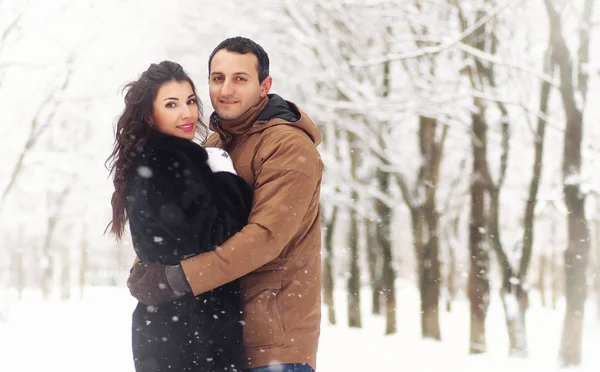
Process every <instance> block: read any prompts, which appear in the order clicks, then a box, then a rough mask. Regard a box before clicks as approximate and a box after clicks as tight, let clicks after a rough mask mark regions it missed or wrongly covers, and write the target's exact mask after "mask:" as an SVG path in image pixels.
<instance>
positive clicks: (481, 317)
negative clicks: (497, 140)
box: [468, 99, 490, 354]
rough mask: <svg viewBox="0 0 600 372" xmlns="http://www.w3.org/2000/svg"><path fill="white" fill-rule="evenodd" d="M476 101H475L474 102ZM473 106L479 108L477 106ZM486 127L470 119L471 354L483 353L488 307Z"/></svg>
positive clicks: (477, 116)
mask: <svg viewBox="0 0 600 372" xmlns="http://www.w3.org/2000/svg"><path fill="white" fill-rule="evenodd" d="M476 101H477V99H476ZM476 106H480V104H477V105H476ZM485 141H486V124H485V122H484V121H483V113H482V112H480V113H479V114H473V115H472V135H471V142H472V151H473V174H472V180H471V186H470V192H471V214H470V220H469V282H468V294H469V303H470V314H471V336H470V346H469V352H470V353H471V354H476V353H483V352H485V351H486V341H485V319H486V316H487V309H488V306H489V296H490V283H489V278H488V273H489V266H490V260H489V255H488V252H487V249H486V247H485V239H484V233H485V226H486V221H485V189H486V186H485V164H486V159H485V154H486V144H485Z"/></svg>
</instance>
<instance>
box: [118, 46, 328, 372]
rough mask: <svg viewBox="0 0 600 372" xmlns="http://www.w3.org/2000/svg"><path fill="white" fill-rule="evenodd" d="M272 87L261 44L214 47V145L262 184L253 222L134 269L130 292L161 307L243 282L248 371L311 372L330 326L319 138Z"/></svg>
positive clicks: (239, 169)
mask: <svg viewBox="0 0 600 372" xmlns="http://www.w3.org/2000/svg"><path fill="white" fill-rule="evenodd" d="M271 84H272V78H271V77H270V76H269V58H268V55H267V53H266V52H265V51H264V50H263V48H262V47H261V46H260V45H258V44H256V43H255V42H253V41H252V40H249V39H247V38H242V37H235V38H230V39H227V40H224V41H223V42H222V43H221V44H219V45H218V46H217V47H216V48H215V50H214V51H213V53H212V54H211V56H210V58H209V88H210V99H211V103H212V105H213V107H214V109H215V112H214V113H213V114H212V115H211V120H210V126H211V129H212V130H213V131H215V133H213V134H212V135H211V136H210V137H209V138H208V140H207V143H206V147H219V148H223V149H225V150H226V151H227V152H228V153H229V154H230V156H231V158H232V160H233V163H234V165H235V169H236V171H237V173H238V174H239V175H240V176H241V177H243V178H244V180H245V181H246V182H248V184H250V185H251V186H253V188H254V202H253V206H252V212H251V214H250V217H249V222H248V225H246V226H245V227H244V228H243V229H242V231H240V232H239V233H238V234H236V235H234V236H233V237H232V238H231V239H229V240H228V241H226V242H225V243H223V244H222V245H221V246H220V247H219V248H217V249H216V250H215V251H213V252H208V253H204V254H201V255H198V256H195V257H191V258H188V259H186V260H184V261H181V264H180V265H177V266H168V267H166V268H165V266H162V265H157V264H144V263H139V262H138V263H136V264H134V267H133V268H132V272H131V275H130V277H129V280H128V286H129V288H130V290H131V293H132V295H133V296H134V297H136V298H137V299H138V300H139V301H140V302H142V303H145V304H147V305H157V304H159V303H161V302H166V301H169V300H172V299H174V298H176V297H177V296H179V295H181V293H183V292H185V291H186V290H191V291H192V292H193V293H194V295H198V294H200V293H204V292H206V291H209V290H211V289H214V288H216V287H219V286H221V285H223V284H225V283H228V282H230V281H232V280H234V279H237V278H242V279H241V285H242V298H243V302H244V346H245V357H246V362H247V363H246V367H247V368H249V369H248V371H252V372H271V371H279V372H287V371H288V370H289V371H298V372H304V371H307V372H308V371H311V370H316V354H317V347H318V340H319V329H320V320H321V255H320V251H321V236H320V222H319V220H320V218H319V197H320V188H321V186H320V185H321V175H322V172H323V163H322V161H321V158H320V156H319V153H318V151H317V150H316V148H315V147H316V146H317V145H318V144H319V143H320V135H319V132H318V130H317V128H316V126H315V125H314V123H313V122H312V121H311V120H310V118H308V116H307V115H306V114H305V113H303V112H302V111H300V110H299V109H298V108H297V107H296V106H295V105H294V104H293V103H290V102H287V101H285V100H283V99H282V98H281V97H279V96H277V95H274V94H269V90H270V88H271ZM165 282H166V284H168V285H165Z"/></svg>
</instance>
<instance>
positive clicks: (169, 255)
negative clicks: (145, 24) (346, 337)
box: [109, 61, 252, 372]
mask: <svg viewBox="0 0 600 372" xmlns="http://www.w3.org/2000/svg"><path fill="white" fill-rule="evenodd" d="M125 90H126V91H127V93H126V94H125V109H124V111H123V113H122V115H121V116H120V118H119V120H118V122H117V131H116V140H115V147H114V150H113V152H112V154H111V156H110V157H109V160H110V161H111V163H112V164H111V173H114V180H113V183H114V186H115V191H114V193H113V196H112V209H113V219H112V222H111V232H112V233H113V234H114V235H115V236H116V238H117V239H120V238H121V237H122V234H123V231H124V228H125V223H126V221H127V220H129V227H130V232H131V237H132V240H133V247H134V250H135V253H136V254H137V256H138V257H139V258H140V259H141V260H142V261H144V262H148V263H149V264H151V263H160V264H166V265H177V264H179V262H180V261H181V260H182V259H183V258H184V257H185V256H188V255H193V254H199V253H202V252H205V251H207V250H212V249H215V248H216V247H217V246H218V245H219V244H221V243H222V242H224V241H225V240H226V239H227V238H229V237H230V236H231V235H233V234H234V233H236V232H237V231H239V230H240V229H241V228H242V227H243V226H244V225H245V224H246V222H247V219H248V215H249V213H250V208H251V203H252V189H251V188H250V186H248V185H247V184H246V183H245V182H244V181H243V179H242V178H240V177H238V176H237V175H236V174H235V171H234V170H233V166H232V165H231V160H229V158H228V156H227V154H226V153H225V152H224V151H221V152H220V153H219V152H218V151H211V155H210V156H209V155H208V153H207V151H206V150H205V149H204V148H202V147H201V146H199V145H197V144H196V143H194V142H192V140H193V139H194V138H195V136H196V135H198V136H199V137H200V139H201V140H202V141H203V140H205V139H206V132H207V130H206V127H205V125H204V123H203V122H202V119H201V117H202V109H201V105H200V102H199V100H198V98H197V94H196V89H195V87H194V83H193V82H192V80H191V79H190V78H189V76H188V75H187V74H186V73H185V72H184V70H183V69H182V67H181V66H180V65H179V64H177V63H174V62H169V61H164V62H161V63H159V64H152V65H151V66H150V67H149V68H148V70H147V71H145V72H144V73H142V75H141V76H140V77H139V79H138V80H137V81H134V82H131V83H129V84H128V85H126V87H125ZM213 150H215V149H213ZM224 160H225V161H227V162H229V163H228V164H227V163H226V165H225V168H229V169H228V171H219V170H223V169H218V168H223V167H222V166H220V167H219V166H216V165H215V164H217V162H223V161H224ZM166 285H168V284H166ZM239 290H240V288H239V283H238V282H237V281H234V282H231V283H228V284H226V285H224V286H223V287H220V288H217V289H215V290H213V291H210V292H207V293H204V294H202V295H199V296H197V297H194V296H193V295H192V294H191V293H190V292H187V293H186V294H184V295H183V296H182V297H180V298H178V299H176V300H174V301H170V302H168V303H167V304H165V305H160V306H146V305H144V304H142V303H138V305H137V307H136V308H135V310H134V312H133V327H132V338H133V345H132V346H133V356H134V363H135V368H136V371H138V372H150V371H152V372H162V371H177V372H179V371H211V372H213V371H241V370H242V366H243V363H242V362H243V361H242V358H243V355H242V354H243V351H242V350H243V347H242V326H243V322H242V313H241V312H242V305H241V299H240V292H239Z"/></svg>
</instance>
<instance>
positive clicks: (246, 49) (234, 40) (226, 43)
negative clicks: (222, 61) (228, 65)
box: [208, 36, 269, 83]
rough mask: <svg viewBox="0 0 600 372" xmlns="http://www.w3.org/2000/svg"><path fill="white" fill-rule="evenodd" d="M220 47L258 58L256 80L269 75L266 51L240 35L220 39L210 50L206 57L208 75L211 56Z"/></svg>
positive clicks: (260, 81)
mask: <svg viewBox="0 0 600 372" xmlns="http://www.w3.org/2000/svg"><path fill="white" fill-rule="evenodd" d="M221 49H225V50H227V51H229V52H235V53H239V54H246V53H252V54H254V55H255V56H256V58H257V59H258V82H259V83H262V82H263V81H264V80H265V79H266V78H267V76H269V56H268V55H267V52H265V50H264V49H263V48H262V47H261V46H260V45H258V44H257V43H255V42H254V41H252V40H250V39H248V38H246V37H241V36H236V37H230V38H229V39H225V40H223V41H221V43H220V44H219V45H217V47H216V48H215V50H213V51H212V53H211V54H210V57H209V58H208V76H209V77H210V64H211V62H212V60H213V57H214V56H215V54H217V52H218V51H219V50H221Z"/></svg>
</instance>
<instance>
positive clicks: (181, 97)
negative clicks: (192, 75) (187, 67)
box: [152, 80, 198, 140]
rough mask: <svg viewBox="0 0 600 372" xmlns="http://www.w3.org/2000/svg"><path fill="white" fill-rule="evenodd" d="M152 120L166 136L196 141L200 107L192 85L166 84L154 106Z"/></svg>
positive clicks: (185, 83)
mask: <svg viewBox="0 0 600 372" xmlns="http://www.w3.org/2000/svg"><path fill="white" fill-rule="evenodd" d="M152 120H153V123H154V125H155V126H156V129H157V130H158V131H160V132H162V133H164V134H167V135H171V136H175V137H180V138H185V139H188V140H192V139H194V134H195V133H196V123H197V122H198V105H197V104H196V96H195V95H194V91H193V90H192V86H191V85H190V83H189V82H187V81H174V80H172V81H168V82H166V83H164V84H163V85H162V86H161V87H160V89H159V90H158V93H157V95H156V98H155V99H154V102H153V104H152Z"/></svg>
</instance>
